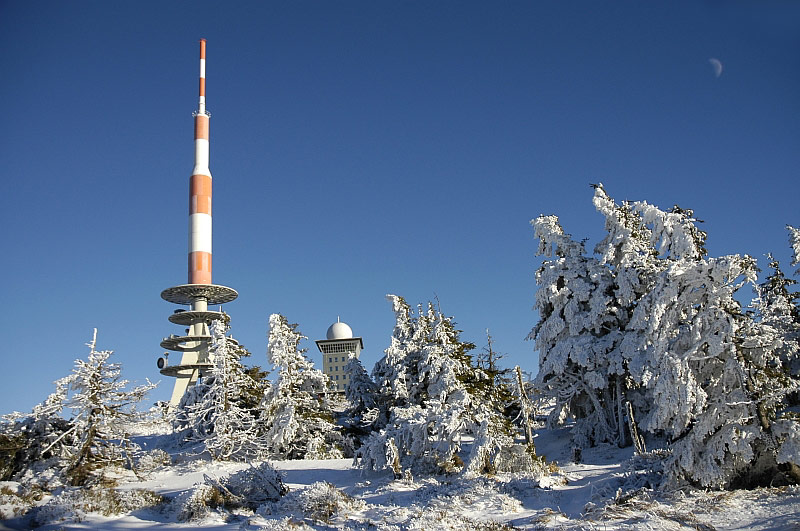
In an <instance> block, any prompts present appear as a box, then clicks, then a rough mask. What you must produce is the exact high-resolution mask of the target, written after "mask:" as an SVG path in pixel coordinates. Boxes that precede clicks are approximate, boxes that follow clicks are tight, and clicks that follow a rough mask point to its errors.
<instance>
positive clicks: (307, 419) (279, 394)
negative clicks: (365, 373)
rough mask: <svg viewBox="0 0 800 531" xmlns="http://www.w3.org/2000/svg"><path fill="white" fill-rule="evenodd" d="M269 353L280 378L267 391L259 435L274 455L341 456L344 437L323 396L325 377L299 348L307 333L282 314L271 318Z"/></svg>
mask: <svg viewBox="0 0 800 531" xmlns="http://www.w3.org/2000/svg"><path fill="white" fill-rule="evenodd" d="M268 336H269V341H268V347H267V357H268V358H269V361H270V363H272V365H273V367H274V370H275V371H277V373H278V377H277V379H276V381H275V383H274V385H272V387H271V388H270V389H269V391H268V392H267V394H266V395H265V398H264V402H263V405H262V409H263V410H264V412H265V419H266V423H265V426H264V431H263V435H262V437H264V444H266V446H267V448H268V449H269V455H270V456H272V457H275V458H277V459H335V458H340V457H342V453H341V450H340V446H341V442H342V436H341V433H339V430H338V427H337V426H336V424H335V423H334V417H333V412H332V411H331V408H330V405H329V404H328V401H327V394H326V393H327V387H328V381H327V377H326V376H325V375H324V374H323V373H322V371H319V370H317V369H315V368H314V366H313V364H312V363H311V362H310V361H309V360H308V359H307V358H306V357H305V355H304V352H305V350H304V349H301V348H300V347H299V344H300V341H301V340H302V339H305V336H303V335H302V334H300V332H298V331H297V325H296V324H290V323H289V322H288V321H287V320H286V318H285V317H284V316H282V315H280V314H272V315H270V318H269V334H268Z"/></svg>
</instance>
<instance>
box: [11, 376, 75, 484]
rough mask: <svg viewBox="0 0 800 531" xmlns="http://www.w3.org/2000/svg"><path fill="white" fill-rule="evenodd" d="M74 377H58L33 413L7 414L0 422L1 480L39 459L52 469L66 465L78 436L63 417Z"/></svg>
mask: <svg viewBox="0 0 800 531" xmlns="http://www.w3.org/2000/svg"><path fill="white" fill-rule="evenodd" d="M73 379H74V375H72V374H70V375H68V376H65V377H64V378H61V379H59V380H56V382H55V386H56V389H55V391H54V392H53V393H51V394H50V395H49V396H48V397H47V399H46V400H45V401H44V402H42V403H41V404H37V405H36V406H34V408H33V411H32V412H31V413H29V414H23V413H12V414H9V415H5V416H4V418H3V420H4V422H3V423H1V424H0V480H1V481H5V480H9V479H11V478H12V477H14V476H15V475H16V474H18V473H20V472H22V471H23V470H25V469H26V468H27V467H28V466H30V465H31V464H33V463H37V462H38V463H41V464H42V465H44V466H48V467H49V468H51V469H60V468H63V463H64V462H65V459H66V457H67V456H68V455H69V454H68V450H69V448H70V447H71V446H72V445H74V443H75V438H76V434H75V431H74V430H73V429H72V425H71V423H70V422H69V421H68V420H67V419H66V418H64V417H63V416H62V412H63V410H64V405H65V402H66V400H67V396H68V394H69V387H70V384H71V382H72V380H73Z"/></svg>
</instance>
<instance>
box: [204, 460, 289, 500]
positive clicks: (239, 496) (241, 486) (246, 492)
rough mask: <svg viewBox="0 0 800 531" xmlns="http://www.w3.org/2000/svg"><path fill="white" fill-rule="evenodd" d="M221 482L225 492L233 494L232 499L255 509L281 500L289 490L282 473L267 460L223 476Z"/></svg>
mask: <svg viewBox="0 0 800 531" xmlns="http://www.w3.org/2000/svg"><path fill="white" fill-rule="evenodd" d="M219 484H220V485H221V486H222V490H223V492H225V493H226V494H230V495H231V496H233V500H231V501H234V500H238V503H239V504H240V505H241V506H243V507H248V508H250V509H254V510H255V509H256V508H257V507H258V506H259V505H262V504H264V503H267V502H272V501H277V500H279V499H280V497H281V496H283V495H285V494H286V493H287V492H288V491H289V488H288V487H287V486H286V485H285V484H284V483H283V476H282V474H281V473H280V472H278V471H277V470H275V468H273V466H272V465H271V464H269V463H268V462H266V461H265V462H263V463H259V464H258V465H250V467H249V468H245V469H244V470H240V471H239V472H236V473H234V474H231V475H230V476H227V477H225V478H222V479H221V480H219ZM229 503H231V502H229Z"/></svg>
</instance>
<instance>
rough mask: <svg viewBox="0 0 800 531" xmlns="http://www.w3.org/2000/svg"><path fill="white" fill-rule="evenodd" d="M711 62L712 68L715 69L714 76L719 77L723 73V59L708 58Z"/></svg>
mask: <svg viewBox="0 0 800 531" xmlns="http://www.w3.org/2000/svg"><path fill="white" fill-rule="evenodd" d="M708 62H709V63H711V68H713V69H714V77H719V76H721V75H722V61H720V60H719V59H715V58H713V57H712V58H711V59H709V60H708Z"/></svg>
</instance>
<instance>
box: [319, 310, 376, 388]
mask: <svg viewBox="0 0 800 531" xmlns="http://www.w3.org/2000/svg"><path fill="white" fill-rule="evenodd" d="M325 337H326V339H317V340H316V341H315V343H316V344H317V348H318V349H319V351H320V352H321V353H322V372H324V373H325V375H326V376H327V377H328V379H329V380H330V385H331V389H332V390H333V391H336V392H340V393H344V391H345V389H346V388H347V384H348V383H349V382H348V380H347V375H346V374H345V373H344V367H345V365H347V362H348V361H349V360H350V357H351V356H355V357H356V358H358V357H359V356H360V355H361V349H363V348H364V342H363V341H362V340H361V338H360V337H353V329H352V328H350V327H349V326H348V325H347V323H343V322H341V321H340V320H339V319H338V318H337V319H336V322H335V323H333V324H332V325H331V326H329V327H328V332H327V333H326V334H325Z"/></svg>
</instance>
